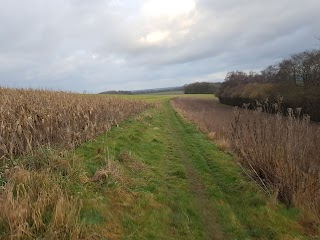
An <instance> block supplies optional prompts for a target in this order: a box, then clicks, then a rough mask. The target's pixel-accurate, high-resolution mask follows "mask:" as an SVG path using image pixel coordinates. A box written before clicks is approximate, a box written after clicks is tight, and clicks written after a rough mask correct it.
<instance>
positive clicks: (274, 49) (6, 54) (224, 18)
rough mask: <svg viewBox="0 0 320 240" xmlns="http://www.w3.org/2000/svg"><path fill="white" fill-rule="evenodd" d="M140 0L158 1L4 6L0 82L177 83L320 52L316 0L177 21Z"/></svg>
mask: <svg viewBox="0 0 320 240" xmlns="http://www.w3.org/2000/svg"><path fill="white" fill-rule="evenodd" d="M147 1H155V0H135V1H129V0H92V1H86V0H56V1H48V0H47V1H45V0H29V1H19V0H2V1H1V2H0V22H1V28H0V43H1V44H0V85H1V86H12V87H36V88H39V87H41V88H50V89H62V90H72V91H79V92H82V91H84V90H87V91H88V92H99V91H103V90H106V89H124V90H130V89H141V88H151V87H165V86H177V85H181V84H184V83H188V82H192V81H195V80H199V79H212V80H219V78H221V76H222V75H223V73H225V72H227V71H231V70H236V69H253V70H254V69H261V68H263V67H264V66H266V65H268V64H272V63H274V62H275V61H278V60H279V59H281V58H283V57H287V56H289V55H290V54H292V53H295V52H298V51H303V50H306V49H311V48H314V47H318V46H317V45H316V44H317V43H319V42H318V41H317V40H316V39H315V38H314V36H315V35H320V25H319V24H318V23H319V22H320V15H319V14H318V10H319V9H320V2H319V1H317V0H306V1H303V2H302V1H300V0H293V1H289V0H278V1H276V0H269V1H254V0H229V1H218V0H195V1H196V8H195V9H193V10H192V11H191V12H188V13H183V14H182V15H179V16H174V17H169V16H162V17H161V16H160V17H159V16H157V17H150V16H146V15H144V13H143V12H142V11H141V9H142V6H143V4H145V3H146V2H147ZM159 1H160V2H162V1H161V0H159ZM176 1H177V3H179V4H181V5H183V4H184V1H180V2H179V1H178V0H176ZM164 2H165V1H164ZM220 80H222V79H220Z"/></svg>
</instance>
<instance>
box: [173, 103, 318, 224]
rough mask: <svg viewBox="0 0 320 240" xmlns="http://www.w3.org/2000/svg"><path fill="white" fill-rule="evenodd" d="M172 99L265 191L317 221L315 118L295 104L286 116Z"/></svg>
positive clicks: (316, 133)
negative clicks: (296, 107) (297, 107)
mask: <svg viewBox="0 0 320 240" xmlns="http://www.w3.org/2000/svg"><path fill="white" fill-rule="evenodd" d="M172 105H173V107H175V109H177V110H178V111H179V112H180V113H181V114H182V115H183V116H184V117H185V118H187V119H189V120H190V121H192V122H194V123H196V124H197V125H198V126H199V127H200V129H201V130H203V131H205V132H207V133H209V137H210V138H212V139H214V140H215V141H217V142H218V145H220V147H221V148H223V149H231V150H232V151H233V152H234V153H235V154H236V155H237V156H238V157H239V160H240V163H241V165H242V166H245V168H244V169H247V170H248V169H249V170H250V171H247V172H250V176H251V177H253V178H254V179H255V180H257V182H258V183H259V184H260V186H261V187H262V188H263V189H264V190H265V191H266V192H267V193H270V195H274V196H275V197H276V198H277V199H278V200H280V201H281V202H283V203H285V204H287V205H293V206H295V207H297V208H299V209H301V210H302V211H303V213H304V214H305V216H306V218H305V219H312V220H314V222H318V224H319V223H320V147H319V146H320V126H319V124H317V123H314V122H310V121H309V118H308V117H306V116H304V117H299V116H297V112H299V109H298V110H289V112H288V116H287V117H284V116H283V115H282V114H280V113H278V114H276V115H271V114H267V113H265V112H263V111H261V108H258V109H256V110H255V111H252V110H247V109H239V108H236V109H233V108H232V107H229V106H225V105H222V104H220V103H219V102H218V101H217V100H214V101H212V100H205V99H190V98H178V99H174V100H172ZM310 224H311V223H310Z"/></svg>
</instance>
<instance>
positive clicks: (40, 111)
mask: <svg viewBox="0 0 320 240" xmlns="http://www.w3.org/2000/svg"><path fill="white" fill-rule="evenodd" d="M148 106H149V104H148V103H146V102H144V101H139V100H133V99H131V100H129V99H123V98H117V97H110V96H103V95H81V94H71V93H65V92H52V91H44V90H42V91H40V90H17V89H6V88H0V158H1V157H9V158H12V157H14V156H15V155H17V154H24V153H30V152H32V151H33V150H34V149H36V148H38V147H39V146H51V145H61V146H67V147H72V146H75V145H78V144H80V143H82V142H83V141H86V140H88V139H92V138H93V137H94V136H96V135H97V134H100V133H103V132H104V131H106V130H108V129H110V127H111V126H112V125H115V124H118V123H119V122H121V121H122V120H123V119H124V118H126V117H128V116H131V115H134V114H136V113H138V112H141V111H142V110H144V109H145V108H147V107H148Z"/></svg>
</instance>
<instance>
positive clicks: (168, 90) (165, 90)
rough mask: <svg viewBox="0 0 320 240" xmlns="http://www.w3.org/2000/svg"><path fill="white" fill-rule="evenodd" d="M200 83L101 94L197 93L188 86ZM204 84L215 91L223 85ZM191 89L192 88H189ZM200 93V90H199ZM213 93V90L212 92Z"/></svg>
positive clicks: (218, 83)
mask: <svg viewBox="0 0 320 240" xmlns="http://www.w3.org/2000/svg"><path fill="white" fill-rule="evenodd" d="M198 84H199V83H192V84H186V85H184V86H179V87H166V88H153V89H142V90H134V91H115V90H112V91H105V92H101V93H100V94H127V95H132V94H150V93H154V94H157V93H159V94H161V93H165V94H167V93H168V94H170V93H171V92H172V93H174V92H181V93H187V94H188V93H196V92H192V91H191V92H190V91H188V90H187V89H188V87H189V88H190V87H192V89H193V87H194V86H197V85H198ZM202 84H210V87H212V88H214V92H215V91H216V90H218V89H219V88H220V86H221V83H220V82H217V83H200V85H202ZM205 88H206V89H207V88H208V86H207V85H206V86H205ZM189 90H190V89H189ZM199 93H200V92H199ZM210 93H211V92H210Z"/></svg>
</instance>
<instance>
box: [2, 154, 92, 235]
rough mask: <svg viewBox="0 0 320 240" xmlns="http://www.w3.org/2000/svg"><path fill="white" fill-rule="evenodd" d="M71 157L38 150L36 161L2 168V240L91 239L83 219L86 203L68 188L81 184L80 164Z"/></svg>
mask: <svg viewBox="0 0 320 240" xmlns="http://www.w3.org/2000/svg"><path fill="white" fill-rule="evenodd" d="M49 153H50V154H49ZM67 155H70V154H69V153H68V154H67V153H64V152H56V151H53V150H50V151H49V150H38V151H37V153H35V154H34V156H33V158H31V157H29V158H23V159H21V161H19V163H15V165H11V166H7V167H6V168H4V167H2V168H1V172H2V171H3V173H2V174H0V178H1V180H2V182H1V189H0V209H1V211H0V239H87V237H88V236H90V234H91V232H90V231H89V230H88V229H86V226H84V225H83V224H82V222H81V219H80V211H81V209H82V202H81V200H80V198H79V197H77V196H76V195H75V194H72V193H71V192H70V191H69V190H68V187H67V186H68V185H70V184H72V182H74V181H76V182H79V179H80V175H81V171H80V170H81V168H80V161H78V160H79V159H78V160H76V159H75V156H67ZM40 159H43V162H41V164H39V160H40ZM82 170H83V169H82ZM76 178H78V180H77V179H76Z"/></svg>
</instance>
